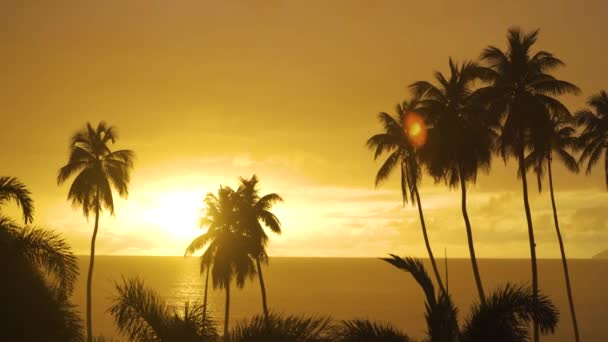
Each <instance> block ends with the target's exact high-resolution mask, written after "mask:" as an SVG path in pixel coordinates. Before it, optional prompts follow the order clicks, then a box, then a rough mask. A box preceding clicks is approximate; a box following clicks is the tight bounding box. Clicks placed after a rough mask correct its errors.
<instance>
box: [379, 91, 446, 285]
mask: <svg viewBox="0 0 608 342" xmlns="http://www.w3.org/2000/svg"><path fill="white" fill-rule="evenodd" d="M417 105H418V100H417V99H416V98H414V99H413V100H412V101H410V102H407V101H404V102H403V103H402V104H399V105H397V109H396V111H397V115H396V116H392V115H390V114H388V113H384V112H382V113H380V114H378V119H379V121H380V123H381V124H382V126H383V129H384V131H383V132H382V133H379V134H376V135H374V136H372V137H371V138H369V140H368V141H367V146H368V148H370V149H371V150H375V152H374V159H378V158H379V157H380V156H381V155H383V154H388V157H387V159H386V161H385V162H384V163H383V164H382V166H381V167H380V169H379V170H378V173H377V175H376V186H378V185H380V183H382V182H383V181H385V180H386V179H388V177H389V176H390V175H391V173H392V172H393V170H395V169H396V168H398V169H399V170H400V173H401V196H402V199H403V204H404V205H405V204H406V203H408V202H409V201H410V200H411V201H412V203H413V204H414V205H416V206H417V207H418V216H419V218H420V226H421V228H422V235H423V237H424V243H425V245H426V250H427V252H428V254H429V259H430V260H431V265H432V267H433V272H434V273H435V278H436V279H437V283H438V284H439V288H440V289H442V290H444V287H443V283H442V281H441V276H440V275H439V269H438V268H437V264H436V262H435V257H434V256H433V250H432V249H431V244H430V242H429V237H428V234H427V230H426V224H425V220H424V214H423V212H422V203H421V202H420V194H419V193H418V185H419V184H420V182H421V178H422V173H421V167H420V161H419V158H418V157H419V156H418V154H417V152H416V148H417V145H418V140H416V139H414V137H412V135H413V134H412V133H413V132H411V131H410V129H409V127H407V125H406V121H407V120H408V116H410V115H415V114H413V112H414V111H415V109H416V106H417ZM421 124H423V123H418V125H421ZM421 129H423V127H422V128H421V127H420V126H418V128H417V130H421Z"/></svg>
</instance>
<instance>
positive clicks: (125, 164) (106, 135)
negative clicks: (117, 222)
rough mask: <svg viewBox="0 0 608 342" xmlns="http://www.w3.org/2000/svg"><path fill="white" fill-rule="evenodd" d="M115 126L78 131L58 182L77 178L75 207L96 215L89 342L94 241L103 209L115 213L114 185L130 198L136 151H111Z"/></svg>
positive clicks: (89, 317)
mask: <svg viewBox="0 0 608 342" xmlns="http://www.w3.org/2000/svg"><path fill="white" fill-rule="evenodd" d="M116 138H117V135H116V129H115V128H114V127H111V126H108V125H107V124H106V123H105V122H103V121H101V122H100V123H99V124H98V125H97V128H94V127H93V126H92V125H91V124H90V123H87V124H86V127H85V128H84V129H81V130H79V131H77V132H76V133H75V134H74V136H73V137H72V139H71V141H70V155H69V159H68V162H67V163H66V165H65V166H63V167H62V168H61V169H59V174H58V176H57V184H59V185H61V184H63V183H64V182H65V181H67V180H68V179H69V178H70V177H72V176H75V177H74V181H73V182H72V185H71V187H70V191H69V193H68V200H70V201H71V202H72V206H73V207H81V208H82V212H83V214H84V216H85V217H86V218H87V219H88V217H89V215H91V214H93V213H94V214H95V226H94V228H93V236H92V238H91V256H90V259H89V271H88V274H87V341H88V342H92V341H93V322H92V314H91V301H92V295H91V286H92V281H93V266H94V263H95V240H96V239H97V230H98V228H99V215H100V214H101V212H102V211H103V210H108V211H109V212H110V214H111V215H113V214H114V199H113V195H112V187H113V188H114V189H115V190H116V191H117V192H118V194H119V196H121V197H125V198H126V197H127V196H128V194H129V190H128V186H129V181H130V173H131V170H132V168H133V159H134V157H135V154H134V153H133V151H131V150H117V151H112V150H111V149H110V147H109V146H108V145H109V144H110V143H111V144H113V143H114V142H115V141H116Z"/></svg>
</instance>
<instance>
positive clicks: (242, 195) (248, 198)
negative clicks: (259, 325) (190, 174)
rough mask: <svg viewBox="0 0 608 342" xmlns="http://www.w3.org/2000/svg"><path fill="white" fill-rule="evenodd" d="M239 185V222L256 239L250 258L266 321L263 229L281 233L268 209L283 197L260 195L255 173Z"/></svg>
mask: <svg viewBox="0 0 608 342" xmlns="http://www.w3.org/2000/svg"><path fill="white" fill-rule="evenodd" d="M239 181H240V183H241V184H240V185H239V188H238V190H237V194H238V196H239V200H240V203H239V209H238V210H239V222H240V225H241V229H243V231H244V233H245V234H246V235H248V236H250V237H251V238H252V239H254V240H255V241H257V243H256V247H257V248H256V249H255V250H254V254H253V255H252V258H253V259H254V260H255V262H256V269H257V273H258V277H259V281H260V289H261V291H262V309H263V310H264V317H265V318H266V320H267V321H268V317H269V316H268V304H267V301H266V286H265V285H264V277H263V275H262V265H261V263H262V262H265V263H268V256H267V254H266V245H267V244H268V235H267V234H266V232H265V231H264V227H263V226H262V224H263V225H264V226H266V227H268V228H269V229H270V230H271V231H272V232H274V233H276V234H281V222H280V221H279V219H278V218H277V217H276V216H275V215H274V214H273V213H272V212H271V211H270V209H272V206H273V205H274V204H275V203H277V202H283V198H281V196H279V195H278V194H276V193H270V194H267V195H264V196H260V194H259V188H258V183H259V179H258V177H257V176H256V175H253V176H251V178H250V179H245V178H242V177H241V178H240V179H239Z"/></svg>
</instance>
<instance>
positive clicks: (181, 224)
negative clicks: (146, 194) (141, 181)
mask: <svg viewBox="0 0 608 342" xmlns="http://www.w3.org/2000/svg"><path fill="white" fill-rule="evenodd" d="M202 199H203V195H202V193H201V192H198V191H197V192H189V191H167V192H161V193H159V194H158V195H157V196H155V198H152V199H151V200H152V201H153V202H154V205H153V207H152V208H151V209H150V210H148V211H147V213H146V220H148V221H151V222H150V223H152V224H154V225H155V226H157V227H159V228H160V229H161V230H162V231H163V232H164V233H166V234H168V235H170V236H173V237H175V238H191V237H193V236H196V235H197V234H200V231H199V221H200V214H201V208H202V206H203V201H202Z"/></svg>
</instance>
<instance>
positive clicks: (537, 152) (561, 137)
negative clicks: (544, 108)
mask: <svg viewBox="0 0 608 342" xmlns="http://www.w3.org/2000/svg"><path fill="white" fill-rule="evenodd" d="M570 121H571V120H566V119H554V120H552V121H551V125H550V126H546V127H545V129H544V131H545V137H544V138H543V139H542V141H544V142H545V143H544V144H537V145H535V146H534V150H533V151H532V152H531V153H530V154H529V155H528V157H526V164H527V165H528V166H529V167H533V168H534V171H535V172H536V174H537V176H538V190H539V191H541V189H542V185H541V184H542V183H541V182H542V176H543V174H544V173H545V170H546V171H547V173H548V175H549V191H550V193H551V206H552V208H553V222H554V223H555V231H556V233H557V240H558V242H559V250H560V253H561V256H562V267H563V269H564V277H565V282H566V292H567V294H568V304H569V306H570V316H571V318H572V326H573V328H574V338H575V341H576V342H579V341H580V336H579V331H578V323H577V320H576V312H575V310H574V300H573V298H572V288H571V286H570V273H569V272H568V261H567V259H566V250H565V248H564V241H563V239H562V234H561V231H560V229H559V220H558V218H557V206H556V204H555V195H554V191H553V172H552V163H553V156H554V155H557V157H558V158H559V160H561V162H562V163H563V164H564V165H565V166H566V168H567V169H568V170H570V171H572V172H578V163H577V161H576V159H575V158H574V157H573V156H572V155H571V154H570V152H569V150H572V149H574V148H576V147H577V145H578V137H576V136H575V134H576V130H575V128H574V127H572V126H571V125H570Z"/></svg>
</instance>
